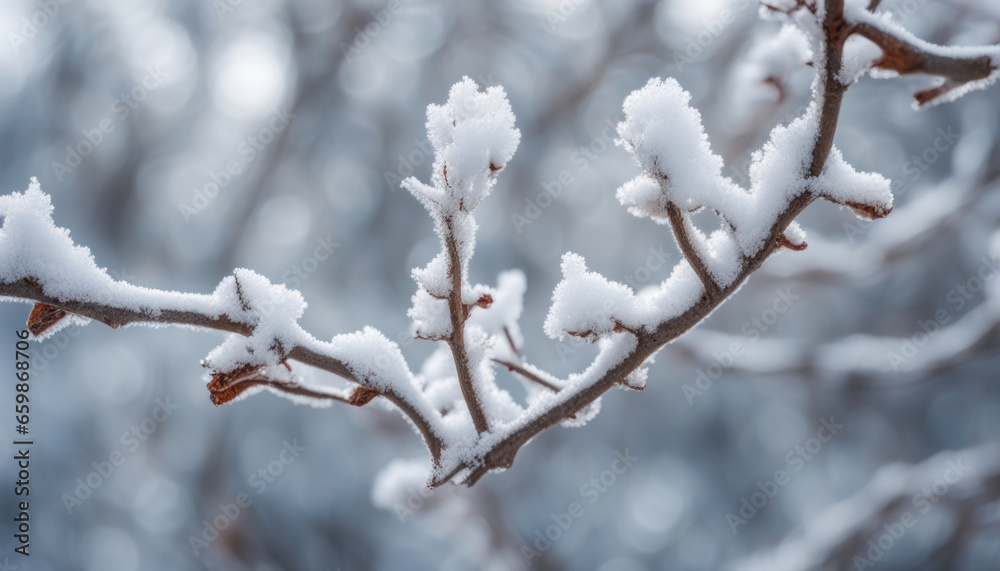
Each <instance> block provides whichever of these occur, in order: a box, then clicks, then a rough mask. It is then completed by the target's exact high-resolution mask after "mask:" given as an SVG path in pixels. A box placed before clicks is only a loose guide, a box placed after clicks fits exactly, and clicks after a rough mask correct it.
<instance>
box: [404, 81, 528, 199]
mask: <svg viewBox="0 0 1000 571" xmlns="http://www.w3.org/2000/svg"><path fill="white" fill-rule="evenodd" d="M514 122H515V118H514V112H513V111H512V110H511V107H510V102H509V101H508V100H507V94H506V92H505V91H504V89H503V87H500V86H492V87H488V88H487V89H486V90H485V91H482V92H481V91H479V86H478V85H477V84H476V82H475V81H473V80H471V79H469V78H468V77H465V78H463V79H462V81H460V82H458V83H456V84H455V85H453V86H452V87H451V91H450V92H449V94H448V101H447V102H446V103H445V104H444V105H428V106H427V137H428V139H429V140H430V142H431V145H432V146H433V147H434V165H433V167H432V169H433V170H432V174H431V181H430V184H425V183H422V182H420V181H419V180H417V179H416V178H414V177H409V178H407V179H406V180H404V181H403V182H402V186H403V188H405V189H406V190H408V191H409V192H410V193H411V194H413V195H414V196H415V197H416V198H417V199H418V200H420V202H421V203H422V204H423V205H424V206H425V207H426V208H427V209H428V210H430V211H431V212H432V213H438V214H441V215H448V214H451V213H455V212H472V211H474V210H475V209H476V207H478V206H479V203H480V202H482V200H483V198H485V197H486V196H487V195H488V194H489V193H490V191H491V190H492V189H493V186H494V185H495V184H496V180H495V179H496V175H497V173H499V172H500V171H501V170H503V168H504V167H505V166H507V163H508V162H509V161H510V159H511V158H512V157H513V156H514V152H515V151H516V150H517V146H518V143H519V142H520V140H521V132H520V131H518V130H517V128H515V127H514Z"/></svg>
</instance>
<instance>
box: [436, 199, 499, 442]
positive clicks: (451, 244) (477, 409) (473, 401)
mask: <svg viewBox="0 0 1000 571" xmlns="http://www.w3.org/2000/svg"><path fill="white" fill-rule="evenodd" d="M445 228H446V244H445V247H446V248H447V250H448V274H449V277H450V278H451V293H450V294H449V295H448V311H449V313H450V314H451V335H450V336H449V337H448V339H447V341H448V347H450V348H451V354H452V356H453V357H454V359H455V369H456V371H457V372H458V385H459V387H461V389H462V396H463V397H464V398H465V404H466V405H467V406H468V407H469V414H470V415H472V422H473V424H475V426H476V430H477V431H478V432H479V433H480V434H482V433H483V432H486V431H488V430H489V429H490V426H489V423H488V422H487V421H486V413H485V412H483V403H482V401H481V400H480V399H479V395H477V394H476V388H475V386H474V385H473V382H472V372H471V371H470V370H469V356H468V354H467V353H466V352H465V320H466V319H468V317H469V311H470V310H471V308H470V307H468V306H466V305H465V302H464V301H463V300H462V284H463V282H464V279H463V276H462V261H461V257H460V256H459V254H458V244H456V243H455V232H454V229H453V227H452V220H451V219H450V218H449V219H446V220H445Z"/></svg>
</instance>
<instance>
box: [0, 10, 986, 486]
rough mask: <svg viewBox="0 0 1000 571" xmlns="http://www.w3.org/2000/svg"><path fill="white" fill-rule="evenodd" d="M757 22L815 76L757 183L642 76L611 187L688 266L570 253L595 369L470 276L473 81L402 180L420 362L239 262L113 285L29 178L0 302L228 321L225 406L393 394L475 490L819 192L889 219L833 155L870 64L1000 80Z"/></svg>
mask: <svg viewBox="0 0 1000 571" xmlns="http://www.w3.org/2000/svg"><path fill="white" fill-rule="evenodd" d="M762 13H763V14H764V15H765V16H767V17H774V18H778V19H781V20H783V21H785V22H786V29H785V31H783V32H782V34H781V36H780V37H779V39H780V41H781V42H782V45H783V46H788V47H787V49H794V50H799V53H795V54H792V55H790V56H789V57H786V58H783V60H782V61H786V60H787V61H799V62H808V63H809V64H810V65H812V66H813V67H814V68H815V70H816V77H815V80H814V82H813V87H812V101H811V103H810V105H809V106H808V108H807V109H806V111H805V112H804V113H803V114H802V115H801V116H800V117H798V118H797V119H795V120H794V121H792V122H791V123H789V124H788V125H784V126H779V127H776V128H775V129H774V130H773V131H772V132H771V134H770V138H769V140H768V142H767V143H766V144H765V145H764V146H763V148H762V149H761V150H760V151H758V152H757V153H756V154H755V155H754V156H753V164H752V166H751V169H750V175H751V176H750V183H749V185H748V186H747V187H741V186H739V185H737V184H736V183H734V182H733V181H732V180H730V179H729V178H727V177H724V176H722V174H721V173H722V166H723V165H722V159H721V158H720V157H719V156H717V155H716V154H714V153H713V152H712V149H711V146H710V145H709V141H708V138H707V136H706V134H705V131H704V129H703V127H702V122H701V117H700V115H699V113H698V112H697V111H696V110H694V109H693V108H692V107H691V106H690V96H689V95H688V94H687V92H685V91H684V90H683V89H682V88H681V87H680V85H679V84H678V83H677V82H676V81H674V80H673V79H666V80H660V79H653V80H651V81H650V82H649V83H648V84H647V85H646V86H645V87H643V88H642V89H639V90H637V91H636V92H634V93H632V94H631V95H630V96H629V97H628V98H627V99H626V100H625V104H624V115H625V117H624V121H622V122H621V123H620V124H619V126H618V135H619V143H620V145H621V146H623V147H624V148H625V150H626V151H628V152H629V153H631V154H632V156H633V157H634V159H635V162H636V164H637V165H638V166H639V168H640V169H641V174H639V175H638V176H637V177H636V178H634V179H633V180H631V181H629V182H627V183H625V184H624V185H623V186H622V187H621V188H620V189H619V190H618V193H617V196H618V198H619V200H620V202H621V203H622V204H623V205H624V206H625V207H626V208H628V210H629V211H630V212H631V213H633V214H634V215H636V216H638V217H640V218H641V217H649V218H652V219H653V220H654V221H656V222H658V223H662V224H666V225H669V226H670V228H671V230H672V232H673V235H674V238H675V240H676V242H677V244H678V248H679V249H680V251H681V252H682V253H683V255H684V260H683V261H681V262H680V263H679V264H678V265H677V266H676V267H675V268H674V269H673V271H672V272H671V274H670V276H669V277H668V278H667V279H666V280H665V281H664V282H663V283H661V284H659V285H658V286H655V287H651V288H647V289H645V290H642V291H639V292H636V291H633V290H632V289H630V288H629V287H627V286H625V285H622V284H620V283H615V282H612V281H610V280H608V279H607V278H605V277H603V276H601V275H600V274H598V273H596V272H593V271H591V270H589V269H588V268H587V264H586V262H585V260H584V259H583V258H582V257H581V256H579V255H576V254H572V253H569V254H566V255H565V256H564V258H563V263H562V271H563V280H562V281H561V282H560V283H559V284H558V286H557V287H556V289H555V293H554V295H553V303H552V307H551V309H550V312H549V314H548V317H547V319H546V321H545V332H546V333H547V334H548V335H549V336H551V337H554V338H562V337H564V336H566V335H573V336H578V337H582V338H585V339H588V340H590V341H592V342H594V343H596V344H597V345H598V347H599V349H600V350H599V352H598V355H597V357H596V358H595V359H594V361H593V363H592V364H591V365H590V366H589V367H587V368H586V369H585V370H584V371H582V372H581V373H578V374H574V375H570V376H569V377H568V378H566V379H560V378H557V377H555V376H553V375H551V374H548V373H546V372H544V371H542V370H540V369H538V368H536V367H534V366H532V365H530V364H529V363H527V362H526V361H525V357H524V355H523V349H524V347H523V338H522V335H521V331H520V328H519V325H518V320H519V318H520V315H521V311H522V298H523V295H524V292H525V287H526V284H525V278H524V275H523V274H522V273H521V272H519V271H516V270H515V271H509V272H504V273H502V274H500V276H499V277H498V279H497V283H496V285H494V286H488V285H482V284H472V283H470V282H469V280H468V269H469V264H470V260H471V258H472V255H473V252H474V249H475V240H476V230H477V226H476V220H475V218H474V214H475V211H476V209H477V207H478V206H479V205H480V204H481V203H482V201H483V200H484V199H485V198H486V197H487V196H488V195H489V194H490V192H491V191H492V189H493V188H494V186H495V184H496V179H497V176H498V175H499V174H500V173H501V172H502V171H503V169H504V168H505V167H506V165H507V163H508V162H509V161H510V160H511V159H512V158H513V156H514V153H515V151H516V149H517V146H518V143H519V141H520V133H519V132H518V130H517V129H516V128H515V125H514V122H515V118H514V115H513V113H512V111H511V108H510V104H509V103H508V101H507V98H506V94H505V93H504V91H503V89H502V88H500V87H491V88H488V89H487V90H485V91H480V90H479V88H478V86H477V85H476V84H475V83H474V82H473V81H472V80H469V79H465V80H463V81H462V82H460V83H458V84H456V85H455V86H454V87H452V89H451V92H450V94H449V97H448V100H447V102H446V103H445V104H444V105H441V106H437V105H432V106H430V107H429V108H428V112H427V131H428V136H429V140H430V141H431V143H432V145H433V148H434V155H435V156H434V164H433V174H432V176H431V180H430V181H428V182H422V181H419V180H417V179H415V178H409V179H407V180H405V181H403V186H404V187H405V188H406V189H407V190H408V191H409V192H410V193H411V194H413V195H414V196H415V197H416V198H417V199H418V200H419V201H420V202H421V204H422V205H423V206H424V207H425V208H426V209H427V211H428V213H429V214H430V216H431V218H432V220H433V222H434V227H435V231H436V233H437V235H438V237H439V239H440V243H441V250H440V252H439V253H438V254H437V256H435V257H434V258H433V259H432V260H431V261H430V262H429V263H428V264H427V265H426V266H425V267H423V268H418V269H416V270H414V271H413V278H414V280H415V281H416V283H417V290H416V293H415V294H414V296H413V300H412V306H411V308H410V310H409V313H408V315H409V317H410V318H411V320H412V333H413V335H414V336H415V337H418V338H421V339H427V340H430V341H432V342H435V343H439V344H440V347H439V348H438V350H437V351H436V352H435V353H433V354H432V356H431V357H430V358H429V359H428V360H427V362H426V363H424V365H423V366H422V368H421V369H420V370H419V372H417V373H414V372H413V371H412V370H411V369H410V367H409V365H408V364H407V363H406V361H405V359H404V357H403V355H402V353H401V351H400V350H399V348H398V346H397V345H396V344H395V343H393V342H391V341H389V340H388V339H387V338H386V337H385V336H384V335H382V334H381V333H379V332H378V331H376V330H374V329H371V328H366V329H364V330H362V331H359V332H356V333H351V334H344V335H337V336H335V337H333V338H332V339H330V340H328V341H322V340H319V339H316V338H315V337H313V336H312V335H310V334H309V333H307V332H306V331H304V330H303V329H302V328H301V327H300V326H299V324H298V320H299V318H300V317H301V316H302V314H303V312H304V310H305V308H306V304H305V302H304V300H303V298H302V296H301V295H300V294H299V293H298V292H296V291H290V290H288V289H286V288H285V287H284V286H282V285H275V284H272V283H271V282H269V281H268V280H267V279H265V278H264V277H262V276H260V275H258V274H256V273H254V272H253V271H251V270H247V269H238V270H236V271H234V273H233V275H232V276H229V277H227V278H225V279H224V280H222V282H221V283H220V284H219V285H218V287H217V288H216V290H215V291H214V292H213V293H212V294H210V295H196V294H185V293H177V292H167V291H159V290H152V289H147V288H142V287H137V286H134V285H131V284H128V283H124V282H121V281H115V280H113V279H112V278H111V277H109V276H108V275H107V273H106V272H105V271H104V270H103V269H100V268H99V267H98V266H97V265H96V263H95V262H94V260H93V257H92V256H91V255H90V252H89V251H88V250H87V249H86V248H82V247H80V246H76V245H74V243H73V242H72V240H71V239H70V237H69V233H68V231H66V230H64V229H61V228H58V227H57V226H56V225H55V224H54V223H53V220H52V205H51V201H50V199H49V197H48V196H46V195H45V194H44V193H42V191H41V189H40V187H39V185H38V183H37V181H34V180H33V181H32V184H31V186H30V187H29V189H28V190H27V191H26V192H25V193H23V194H21V193H14V194H11V195H8V196H4V197H0V215H2V216H3V227H2V230H0V268H2V269H0V295H2V296H4V297H6V298H13V299H18V300H28V301H33V302H35V303H36V305H35V308H34V310H33V311H32V313H31V316H30V317H29V327H30V329H31V331H32V332H33V333H34V334H35V335H36V336H39V337H41V336H45V335H47V334H51V333H52V332H54V331H56V330H57V329H58V328H60V327H62V326H65V324H67V323H68V322H70V321H73V320H84V321H86V320H88V319H96V320H98V321H101V322H103V323H106V324H108V325H110V326H112V327H120V326H125V325H130V324H165V323H166V324H178V325H187V326H195V327H202V328H211V329H218V330H222V331H226V332H229V333H230V335H229V336H228V337H227V338H226V340H225V341H224V342H223V343H222V344H221V345H220V346H219V347H217V348H216V349H215V350H213V351H212V352H211V353H210V354H209V355H208V356H207V357H206V359H205V360H204V362H203V364H204V365H205V366H206V367H208V368H209V369H210V371H211V378H210V381H209V383H208V389H209V391H210V394H211V397H212V400H213V402H215V403H216V404H218V405H221V404H225V403H229V402H232V401H236V400H239V399H241V398H245V397H247V396H248V395H250V394H252V393H255V392H259V391H261V390H270V391H272V392H275V393H277V394H280V395H283V396H287V397H290V398H292V399H293V400H296V401H303V402H310V403H313V404H319V405H329V404H330V403H332V402H334V401H342V402H346V403H349V404H353V405H356V406H363V405H365V404H367V403H369V402H371V401H372V400H375V399H380V400H381V399H384V400H385V401H387V402H388V403H391V405H393V406H394V407H396V408H398V409H399V410H400V411H401V412H402V413H403V415H404V416H405V417H406V418H407V419H409V421H410V422H411V423H412V424H413V425H414V427H415V428H416V429H417V431H418V432H419V433H420V434H421V436H422V437H423V439H424V442H425V443H426V445H427V447H428V450H429V452H430V460H431V461H430V463H429V464H428V472H429V484H430V485H431V486H438V485H441V484H443V483H446V482H449V481H462V482H465V483H467V484H469V485H472V484H474V483H475V482H476V481H478V480H479V479H480V478H481V477H482V476H483V475H485V474H486V473H487V472H489V471H494V470H500V469H504V468H506V467H508V466H510V465H511V463H512V462H513V460H514V457H515V455H516V453H517V451H518V450H519V449H520V448H521V446H523V445H524V444H526V443H527V442H528V441H529V440H531V439H532V438H534V437H535V436H537V435H538V434H540V433H541V432H543V431H545V430H547V429H548V428H551V427H553V426H555V425H557V424H560V423H562V424H565V425H570V426H572V425H581V424H583V423H585V422H586V421H587V420H589V419H590V418H592V417H593V416H594V415H595V414H597V412H598V411H599V409H600V397H601V395H603V394H604V393H605V392H606V391H608V390H609V389H611V388H612V387H616V386H617V387H621V388H626V389H631V390H641V389H642V388H643V387H644V386H645V383H646V377H647V370H646V369H645V368H644V365H645V364H646V363H647V362H648V361H650V360H651V359H652V357H653V356H654V355H655V353H656V352H657V351H658V350H659V349H660V348H662V347H663V346H664V345H665V344H667V343H669V342H670V341H672V340H674V339H676V338H677V337H678V336H680V335H681V334H683V333H684V332H686V331H688V330H689V329H691V328H692V327H694V326H695V325H696V324H697V323H699V322H700V321H701V320H702V319H704V318H705V317H706V316H708V315H709V314H710V313H711V312H712V311H714V310H715V309H716V308H717V307H718V306H719V305H720V304H721V303H723V302H724V301H725V300H726V299H727V298H728V297H729V296H730V295H732V294H733V293H734V292H735V291H736V290H737V289H738V288H739V287H740V285H741V284H742V283H743V282H744V281H745V280H746V279H747V277H748V276H749V275H750V274H752V273H753V272H754V271H756V270H757V269H758V268H760V266H761V265H762V264H763V263H764V261H765V260H767V259H768V258H769V257H770V256H771V255H772V254H774V253H775V252H777V251H778V250H779V249H781V248H788V249H791V250H801V249H803V248H805V247H806V243H805V235H804V232H803V231H802V229H801V228H799V226H798V225H797V224H796V223H795V218H796V217H797V216H798V215H799V214H800V213H801V212H802V211H803V210H804V209H805V208H806V207H807V206H808V205H809V204H810V203H812V202H813V201H814V200H816V199H817V198H823V199H826V200H829V201H831V202H834V203H836V204H839V205H842V206H845V207H848V208H849V209H851V210H852V211H853V212H854V213H855V214H857V215H858V216H861V217H864V218H868V219H874V218H881V217H884V216H886V215H887V214H888V213H889V212H890V210H891V209H892V193H891V192H890V185H889V181H888V180H886V179H885V178H883V177H881V176H879V175H877V174H871V173H861V172H857V171H856V170H854V169H853V168H852V167H851V166H850V165H848V164H847V163H846V162H845V161H844V159H843V157H842V155H841V153H840V152H839V151H838V150H837V149H836V148H834V146H833V136H834V132H835V130H836V125H837V119H838V115H839V111H840V105H841V101H842V98H843V94H844V93H845V92H846V90H847V89H848V88H849V87H850V85H851V84H853V83H854V82H855V81H857V79H858V78H859V77H860V76H861V75H863V74H864V73H866V72H871V73H872V74H874V75H876V76H879V77H886V76H889V75H893V74H908V73H926V74H930V75H935V76H938V77H939V78H941V83H940V84H939V85H937V86H936V87H934V88H932V89H929V90H926V91H922V92H920V93H918V94H917V102H918V104H920V105H929V104H936V103H940V102H945V101H950V100H952V99H954V98H956V97H958V96H960V95H962V94H963V93H965V92H967V91H969V90H971V89H976V88H983V87H985V86H986V85H987V84H989V83H990V82H992V81H995V79H996V78H997V76H998V73H1000V72H998V71H997V70H998V69H1000V51H998V48H997V47H985V48H961V49H958V48H942V47H938V46H934V45H931V44H928V43H926V42H923V41H921V40H918V39H916V38H914V37H913V36H912V35H910V34H909V33H908V32H906V31H904V30H902V29H900V28H899V27H898V26H896V25H895V24H893V23H892V22H891V21H890V20H889V19H888V18H887V17H886V16H884V15H881V14H878V13H874V12H872V11H870V10H869V6H866V5H864V4H861V3H858V2H854V1H851V2H848V3H847V5H846V6H845V3H844V1H843V0H839V1H838V0H825V1H823V2H820V1H818V0H816V1H809V0H788V1H780V2H770V3H767V4H764V5H763V7H762ZM790 37H794V38H797V40H796V41H789V38H790ZM701 209H706V210H708V211H710V212H714V213H715V214H716V215H717V216H718V221H719V223H718V227H717V228H715V229H714V230H712V231H711V232H710V233H707V234H706V233H705V232H703V231H702V230H701V229H700V228H698V227H697V226H696V225H695V224H694V222H693V221H692V217H691V213H692V212H695V211H698V210H701ZM292 361H297V362H299V363H303V364H305V365H309V366H313V367H317V368H319V369H323V370H326V371H330V372H333V373H335V374H337V375H339V376H341V377H343V378H345V379H347V380H348V381H349V382H350V386H349V387H348V389H345V390H338V389H332V388H329V387H325V386H313V385H312V384H310V383H308V382H307V381H305V380H304V379H303V378H302V377H300V376H298V375H297V374H296V371H295V369H293V367H292V365H291V362H292ZM502 368H506V369H508V370H509V371H512V372H514V373H516V374H517V375H518V377H519V378H520V379H521V380H522V381H523V383H524V384H525V386H526V388H527V394H528V397H527V399H526V401H525V402H518V401H516V400H515V399H514V398H513V397H512V396H511V395H510V394H509V393H508V392H507V391H504V390H501V389H500V388H499V387H498V386H497V384H496V382H495V374H496V371H497V370H498V369H502Z"/></svg>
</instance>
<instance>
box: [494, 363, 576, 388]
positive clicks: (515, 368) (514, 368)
mask: <svg viewBox="0 0 1000 571" xmlns="http://www.w3.org/2000/svg"><path fill="white" fill-rule="evenodd" d="M493 362H494V363H496V364H497V365H502V366H504V367H507V370H508V371H511V372H513V373H517V374H519V375H521V376H522V377H524V378H526V379H528V380H529V381H534V382H536V383H538V384H539V385H542V386H543V387H545V388H547V389H549V390H550V391H552V392H554V393H557V392H559V389H560V387H557V386H556V385H553V384H552V383H550V382H548V381H546V380H545V379H543V378H541V377H539V376H538V375H536V374H535V373H532V372H531V371H529V370H527V369H525V368H524V367H522V366H521V365H517V364H515V363H511V362H510V361H504V360H503V359H493Z"/></svg>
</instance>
